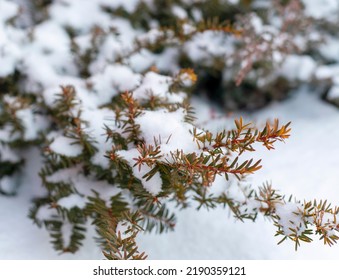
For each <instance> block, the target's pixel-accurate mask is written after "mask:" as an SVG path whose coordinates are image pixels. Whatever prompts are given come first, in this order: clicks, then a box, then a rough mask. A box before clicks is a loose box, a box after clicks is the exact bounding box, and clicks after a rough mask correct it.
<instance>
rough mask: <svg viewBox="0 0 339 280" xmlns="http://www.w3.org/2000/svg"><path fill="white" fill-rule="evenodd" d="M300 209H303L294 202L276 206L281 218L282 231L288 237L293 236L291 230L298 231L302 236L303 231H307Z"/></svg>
mask: <svg viewBox="0 0 339 280" xmlns="http://www.w3.org/2000/svg"><path fill="white" fill-rule="evenodd" d="M300 209H302V208H301V205H298V204H297V203H293V202H287V203H286V204H279V203H277V204H276V206H275V211H276V214H277V215H278V217H279V224H281V226H282V230H283V232H284V233H285V234H286V235H289V234H293V231H292V230H291V229H293V230H296V232H297V233H298V234H301V233H302V231H303V230H305V226H304V223H303V220H302V219H301V216H300V211H301V210H300ZM298 213H299V215H298Z"/></svg>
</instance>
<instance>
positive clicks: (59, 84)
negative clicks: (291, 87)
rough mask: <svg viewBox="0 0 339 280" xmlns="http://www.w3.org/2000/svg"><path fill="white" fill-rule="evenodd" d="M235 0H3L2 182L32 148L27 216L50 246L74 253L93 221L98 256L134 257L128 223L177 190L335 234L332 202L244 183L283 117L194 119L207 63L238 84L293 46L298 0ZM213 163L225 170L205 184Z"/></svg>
mask: <svg viewBox="0 0 339 280" xmlns="http://www.w3.org/2000/svg"><path fill="white" fill-rule="evenodd" d="M160 2H161V3H162V4H164V5H166V7H167V8H168V9H163V8H162V9H157V7H158V5H159V3H160ZM235 2H237V1H226V0H225V1H212V0H211V1H189V0H185V1H184V0H182V1H181V0H176V1H174V0H173V1H154V2H152V1H150V2H149V1H142V0H140V1H139V0H135V1H106V0H97V1H94V0H88V1H83V0H65V1H26V4H25V5H23V3H21V2H20V3H21V4H20V5H21V6H20V5H19V4H16V1H14V2H13V1H8V0H0V35H1V36H3V38H4V40H3V41H1V42H0V45H1V47H2V49H3V50H4V51H3V52H1V53H0V65H1V67H0V89H1V99H0V152H1V155H0V193H1V194H2V195H15V193H16V189H17V186H18V185H23V186H22V187H24V178H23V176H24V175H23V174H24V173H23V170H24V169H25V168H26V167H27V166H28V165H37V164H39V163H38V160H37V158H39V157H40V158H41V159H42V162H43V163H42V164H41V166H40V171H39V178H40V179H41V182H37V188H39V185H42V186H43V187H42V189H41V193H40V194H39V195H38V196H37V197H35V199H34V202H33V203H32V207H31V210H30V213H29V216H30V218H31V219H32V220H33V221H34V222H35V223H36V225H37V226H39V227H42V228H43V229H44V230H47V231H48V232H49V233H50V237H51V241H52V243H53V246H54V248H55V249H56V250H57V251H59V252H64V253H66V252H68V253H75V252H76V251H77V250H78V249H79V248H80V247H81V246H82V243H83V240H84V238H85V236H86V234H88V233H87V231H88V228H89V227H94V228H95V230H96V234H95V236H94V238H96V240H97V241H98V245H99V246H101V248H102V250H103V254H104V255H105V257H106V258H107V259H114V260H117V259H144V258H146V257H147V253H145V252H142V250H140V249H139V248H138V245H137V243H136V237H137V236H138V234H140V233H142V232H150V231H157V232H159V233H164V232H166V231H168V230H174V229H175V224H176V216H175V214H176V213H175V212H171V211H170V210H169V207H168V205H169V204H173V203H174V204H175V205H176V206H177V207H176V209H177V210H178V211H179V210H180V209H182V208H187V207H190V206H191V205H192V204H194V205H197V208H198V209H200V208H201V207H206V208H211V209H212V208H215V207H217V206H218V205H221V206H223V207H224V208H229V209H230V210H231V211H232V213H233V214H234V217H235V218H236V219H239V220H246V219H249V220H252V221H255V220H256V218H257V217H258V215H264V216H266V217H268V218H269V219H268V220H270V221H272V222H273V223H274V225H275V226H276V227H277V231H276V235H279V236H281V241H284V240H286V239H290V240H292V241H293V242H295V245H296V248H297V247H298V246H299V245H300V243H301V241H304V242H310V241H312V239H311V237H312V235H319V236H320V239H322V240H324V243H325V244H328V245H332V244H334V243H335V242H336V240H337V239H338V222H337V214H338V212H339V210H338V208H337V207H334V208H333V207H331V206H330V205H328V204H327V203H326V201H325V202H324V201H316V200H315V201H311V202H308V201H299V200H297V199H295V198H293V197H290V198H288V199H286V198H285V196H284V195H281V194H280V193H279V192H278V191H277V190H275V189H274V188H273V186H271V184H267V183H265V184H264V185H263V186H262V187H260V188H252V187H249V186H246V187H244V185H243V184H242V183H241V182H242V181H243V180H244V179H245V177H246V176H248V175H250V174H253V173H255V172H256V171H257V170H259V169H260V168H262V166H261V162H260V159H258V158H256V150H255V149H256V146H258V145H263V146H264V147H266V148H267V150H271V149H274V145H275V143H276V141H285V140H286V139H287V138H288V137H289V135H290V132H291V127H290V123H287V124H280V123H279V121H278V120H275V121H274V122H273V123H270V122H267V124H266V125H265V126H264V127H261V128H260V127H256V126H255V125H254V124H252V123H247V122H245V121H244V120H243V119H242V118H239V119H236V120H235V121H234V125H233V128H232V129H227V130H226V129H225V130H222V131H219V132H217V133H212V132H211V131H209V130H208V129H206V128H204V127H201V126H200V125H198V124H197V123H196V122H195V113H194V108H192V107H191V104H190V96H191V94H192V92H197V91H204V90H208V88H206V87H205V85H206V83H205V82H200V80H204V79H206V76H208V75H206V73H209V72H211V71H216V72H218V73H219V74H220V73H223V75H224V78H223V80H224V82H225V84H224V87H222V88H223V89H226V88H227V87H228V86H229V83H230V80H232V82H233V87H234V89H236V86H235V84H234V82H235V83H236V84H238V85H239V86H240V87H241V86H242V85H243V84H244V83H247V82H248V79H249V80H253V79H254V80H257V81H258V84H257V85H256V86H259V85H263V83H264V82H265V81H266V82H267V83H269V84H275V83H276V82H277V81H278V80H279V77H280V76H279V75H280V74H279V73H278V72H275V71H267V70H270V69H275V68H274V67H275V66H276V65H274V61H272V60H271V58H272V57H274V56H277V55H278V54H280V55H281V56H283V54H284V55H288V54H289V53H291V52H293V50H294V47H295V46H294V41H293V40H294V39H293V38H294V36H296V34H295V33H294V32H293V30H291V29H290V27H291V26H303V24H304V21H303V19H304V18H303V17H302V18H297V17H296V11H301V10H302V5H301V2H300V1H287V2H288V3H287V4H281V3H280V2H279V1H272V3H273V4H274V5H273V4H272V5H273V6H272V7H274V8H275V10H273V11H274V12H270V11H269V9H268V8H267V7H264V8H260V9H259V8H256V9H255V8H253V7H257V6H255V5H254V4H255V2H260V1H240V2H239V3H235ZM252 4H253V5H252ZM211 7H216V9H215V10H213V9H210V8H211ZM270 7H271V6H270ZM258 9H259V10H261V11H266V12H267V15H266V16H263V18H260V17H259V16H258V14H259V13H258V14H257V12H258ZM205 10H206V11H207V12H206V15H204V14H203V11H205ZM216 11H218V13H216ZM234 11H237V12H238V13H239V14H241V13H243V14H245V15H247V13H250V14H248V15H249V17H248V18H251V19H252V20H251V21H249V22H246V20H245V17H239V19H238V17H234V16H232V15H233V12H234ZM219 13H220V14H219ZM78 14H81V15H82V16H81V17H78V16H76V15H78ZM287 14H288V15H289V17H286V15H287ZM291 15H292V16H291ZM284 16H285V17H284ZM275 17H280V19H281V20H282V21H281V22H280V24H278V26H273V25H272V26H271V28H269V27H270V23H271V21H273V19H274V18H275ZM258 20H259V23H258ZM264 21H266V22H267V24H264ZM258 24H259V27H260V26H261V27H260V28H259V27H258ZM256 28H257V29H256ZM254 31H255V32H254ZM253 32H254V33H253ZM276 34H278V35H279V36H278V37H274V36H275V35H276ZM279 38H280V39H281V40H280V39H279ZM278 39H279V40H278ZM282 39H283V40H282ZM206 40H207V41H206ZM224 43H225V44H224ZM278 56H279V55H278ZM267 62H272V64H270V65H267ZM280 62H281V61H280ZM280 62H279V63H280ZM279 63H277V65H280V64H279ZM281 63H282V62H281ZM239 65H240V66H241V67H240V68H239ZM251 71H252V72H251ZM251 73H252V74H251ZM230 77H231V78H230ZM259 78H260V79H261V80H260V79H259ZM212 80H213V79H212ZM260 81H261V82H260ZM259 82H260V83H259ZM271 82H272V83H271ZM264 84H265V83H264ZM225 85H227V86H225ZM211 90H212V89H211ZM240 107H241V106H240ZM295 133H297V132H295ZM28 151H30V152H31V153H36V154H37V156H36V157H33V158H31V157H27V152H28ZM219 176H223V177H224V178H225V181H231V182H234V184H232V186H231V185H230V187H229V188H228V189H227V188H226V189H225V190H224V191H223V192H222V193H218V194H215V193H213V192H211V186H212V185H213V184H214V183H215V180H216V178H217V177H219ZM20 180H21V181H20ZM231 187H232V188H237V189H238V190H240V193H241V194H242V195H241V196H239V195H237V196H234V195H232V191H231V190H230V188H231Z"/></svg>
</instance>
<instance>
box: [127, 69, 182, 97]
mask: <svg viewBox="0 0 339 280" xmlns="http://www.w3.org/2000/svg"><path fill="white" fill-rule="evenodd" d="M172 83H173V79H172V78H171V77H168V76H163V75H160V74H158V73H155V72H148V73H147V74H146V75H145V76H144V78H143V80H142V83H141V85H140V86H139V87H138V88H137V89H136V90H134V92H133V97H134V98H135V99H137V100H141V101H143V100H147V99H148V98H149V97H150V96H152V95H153V96H155V97H158V98H159V99H162V100H164V101H168V102H170V103H177V102H178V103H181V102H182V101H183V100H184V99H185V97H186V94H184V93H171V92H170V85H171V84H172Z"/></svg>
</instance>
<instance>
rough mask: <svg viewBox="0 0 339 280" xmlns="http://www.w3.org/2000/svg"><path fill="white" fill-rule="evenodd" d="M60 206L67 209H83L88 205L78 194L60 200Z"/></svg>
mask: <svg viewBox="0 0 339 280" xmlns="http://www.w3.org/2000/svg"><path fill="white" fill-rule="evenodd" d="M58 205H59V206H61V207H64V208H66V209H72V208H74V207H78V208H80V209H82V208H84V207H85V205H86V199H84V198H83V197H81V196H80V195H78V194H71V195H69V196H66V197H63V198H61V199H59V200H58Z"/></svg>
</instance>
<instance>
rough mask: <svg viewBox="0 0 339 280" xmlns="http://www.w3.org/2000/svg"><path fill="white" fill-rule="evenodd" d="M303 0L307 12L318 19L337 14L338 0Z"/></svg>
mask: <svg viewBox="0 0 339 280" xmlns="http://www.w3.org/2000/svg"><path fill="white" fill-rule="evenodd" d="M302 2H303V3H304V5H305V8H306V13H307V14H308V15H309V16H312V17H314V18H316V19H322V18H326V19H328V18H329V17H330V16H331V15H336V13H337V12H338V8H339V5H338V1H337V0H312V1H310V0H302Z"/></svg>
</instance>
